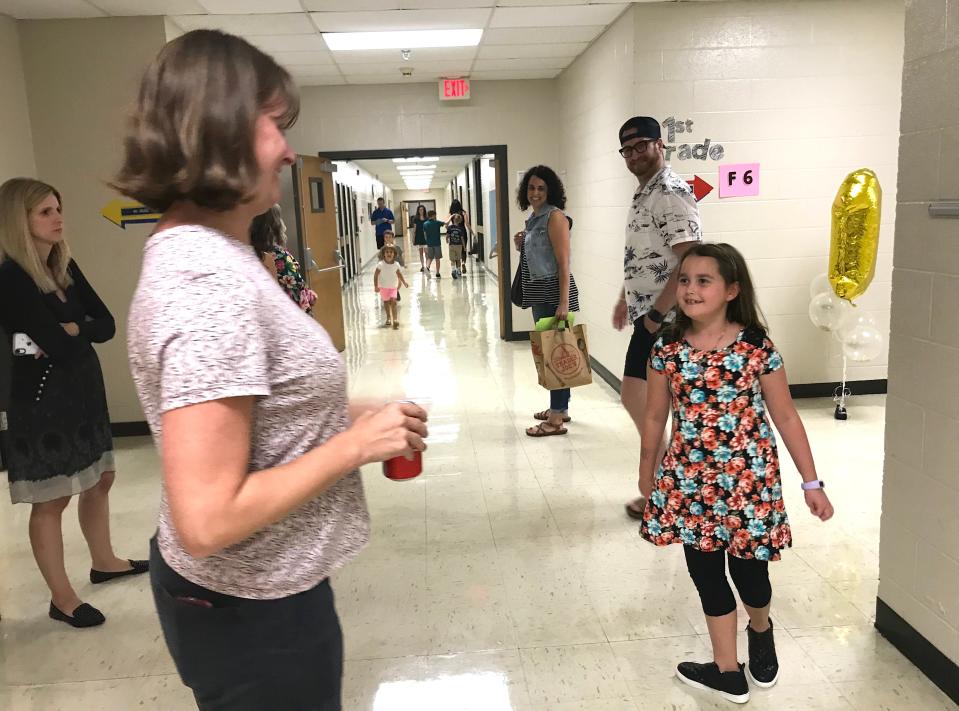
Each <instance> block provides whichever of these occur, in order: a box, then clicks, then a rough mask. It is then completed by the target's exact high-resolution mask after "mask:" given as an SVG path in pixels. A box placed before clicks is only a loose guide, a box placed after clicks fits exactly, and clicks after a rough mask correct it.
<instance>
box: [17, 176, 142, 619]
mask: <svg viewBox="0 0 959 711" xmlns="http://www.w3.org/2000/svg"><path fill="white" fill-rule="evenodd" d="M0 326H2V328H3V330H4V332H5V333H6V334H7V335H8V336H9V337H10V338H13V337H14V334H24V335H25V336H26V337H27V338H29V339H30V341H32V342H33V343H34V344H36V346H37V348H38V349H39V350H37V352H35V353H27V354H23V355H14V357H13V363H12V369H13V372H12V376H13V377H12V379H11V380H12V390H11V393H10V405H9V408H10V409H9V411H8V413H7V414H8V426H9V431H8V436H9V443H10V446H9V460H10V461H9V462H8V469H9V475H8V476H9V481H10V497H11V498H12V500H13V502H14V503H20V502H23V503H29V504H31V505H32V506H33V509H32V510H31V512H30V544H31V546H32V548H33V555H34V558H35V559H36V561H37V566H38V567H39V568H40V573H41V574H42V575H43V578H44V580H45V581H46V583H47V586H48V587H49V588H50V598H51V599H50V610H49V614H50V617H51V618H53V619H55V620H59V621H61V622H66V623H67V624H69V625H72V626H73V627H93V626H95V625H99V624H103V622H104V620H105V618H104V616H103V614H102V613H101V612H100V611H99V610H97V609H96V608H95V607H93V606H92V605H89V604H87V603H84V602H82V601H81V600H80V598H79V596H78V595H77V593H76V590H75V589H74V588H73V585H72V584H71V583H70V579H69V577H67V572H66V569H65V567H64V561H63V532H62V529H61V520H62V517H63V511H64V510H65V509H66V508H67V506H68V505H69V503H70V499H71V497H73V496H74V495H79V496H78V499H79V502H78V513H79V518H80V528H81V530H82V531H83V536H84V538H86V540H87V545H88V546H89V548H90V557H91V559H92V566H91V569H90V581H91V582H93V583H103V582H107V581H109V580H113V579H115V578H118V577H123V576H127V575H135V574H138V573H144V572H146V571H147V567H148V566H147V561H137V560H123V559H120V558H118V557H117V556H116V555H115V554H114V552H113V545H112V544H111V542H110V504H109V496H108V494H109V491H110V487H111V486H112V485H113V480H114V476H115V465H114V461H113V442H112V440H111V436H110V416H109V413H108V412H107V402H106V393H105V391H104V387H103V374H102V372H101V370H100V362H99V360H98V359H97V355H96V352H95V351H94V350H93V346H92V344H93V343H103V342H105V341H108V340H110V339H111V338H113V334H114V332H115V330H116V329H115V325H114V322H113V316H112V315H110V312H109V311H108V310H107V307H106V306H105V305H104V303H103V302H102V301H101V300H100V298H99V297H98V296H97V294H96V292H95V291H94V290H93V288H92V287H91V286H90V284H89V283H88V282H87V280H86V279H85V278H84V276H83V272H81V271H80V267H78V266H77V263H76V262H75V261H73V260H72V259H71V258H70V249H69V247H68V246H67V243H66V242H65V241H64V240H63V214H62V207H61V200H60V193H58V192H57V191H56V189H54V188H53V187H51V186H50V185H47V184H46V183H42V182H40V181H38V180H32V179H30V178H14V179H12V180H8V181H7V182H5V183H4V184H3V185H0ZM3 347H6V348H9V347H11V344H9V343H7V344H6V345H4V346H3ZM31 350H32V349H31Z"/></svg>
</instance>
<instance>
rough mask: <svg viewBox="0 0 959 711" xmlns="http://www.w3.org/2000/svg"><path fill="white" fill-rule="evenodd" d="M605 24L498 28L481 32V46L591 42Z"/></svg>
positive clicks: (600, 32)
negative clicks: (534, 29)
mask: <svg viewBox="0 0 959 711" xmlns="http://www.w3.org/2000/svg"><path fill="white" fill-rule="evenodd" d="M605 29H606V25H586V26H585V27H562V28H560V27H540V28H539V29H537V30H536V31H535V32H530V30H529V29H528V28H525V27H522V28H520V27H513V28H506V27H504V28H499V29H492V30H486V31H485V32H483V41H482V46H487V45H493V44H554V43H562V42H592V41H593V40H594V39H596V38H597V37H599V35H600V34H602V32H603V30H605Z"/></svg>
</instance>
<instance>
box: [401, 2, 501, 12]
mask: <svg viewBox="0 0 959 711" xmlns="http://www.w3.org/2000/svg"><path fill="white" fill-rule="evenodd" d="M400 4H401V5H402V9H404V10H461V9H463V8H469V7H472V8H475V7H494V6H495V5H496V4H497V1H496V0H401V2H400Z"/></svg>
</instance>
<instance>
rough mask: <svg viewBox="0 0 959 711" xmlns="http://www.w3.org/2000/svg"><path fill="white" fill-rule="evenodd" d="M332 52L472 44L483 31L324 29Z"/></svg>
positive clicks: (475, 43)
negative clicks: (333, 30)
mask: <svg viewBox="0 0 959 711" xmlns="http://www.w3.org/2000/svg"><path fill="white" fill-rule="evenodd" d="M322 34H323V40H324V41H325V42H326V46H327V47H329V48H330V49H331V50H333V51H334V52H345V51H350V50H357V49H418V48H420V47H475V46H476V45H478V44H479V43H480V38H482V36H483V30H398V31H389V32H323V33H322Z"/></svg>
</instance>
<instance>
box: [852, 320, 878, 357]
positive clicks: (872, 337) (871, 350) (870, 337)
mask: <svg viewBox="0 0 959 711" xmlns="http://www.w3.org/2000/svg"><path fill="white" fill-rule="evenodd" d="M870 321H871V319H869V321H866V320H865V319H863V320H861V321H859V322H858V323H856V325H855V326H853V327H852V328H851V329H850V330H849V331H848V332H847V333H846V334H845V337H844V340H843V343H842V351H843V353H845V354H846V357H847V358H849V360H854V361H856V362H857V363H865V362H866V361H870V360H873V359H874V358H877V357H878V356H879V355H880V354H881V353H882V349H883V346H884V345H885V339H884V338H883V335H882V332H881V331H880V330H879V329H878V328H877V327H876V324H875V323H874V322H870Z"/></svg>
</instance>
